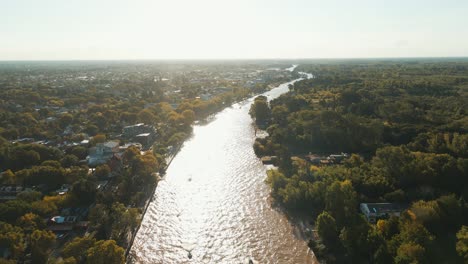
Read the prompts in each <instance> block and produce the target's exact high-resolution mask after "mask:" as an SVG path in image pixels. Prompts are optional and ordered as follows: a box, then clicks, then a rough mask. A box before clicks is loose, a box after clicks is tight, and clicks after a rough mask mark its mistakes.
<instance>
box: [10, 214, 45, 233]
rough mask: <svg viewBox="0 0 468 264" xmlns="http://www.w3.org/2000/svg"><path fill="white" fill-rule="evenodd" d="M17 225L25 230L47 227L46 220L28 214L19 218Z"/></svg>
mask: <svg viewBox="0 0 468 264" xmlns="http://www.w3.org/2000/svg"><path fill="white" fill-rule="evenodd" d="M16 222H17V225H18V226H20V227H22V228H23V229H24V230H35V229H40V228H44V227H45V223H44V220H43V219H42V217H40V216H38V215H37V214H33V213H27V214H25V215H23V216H21V217H20V218H18V221H16Z"/></svg>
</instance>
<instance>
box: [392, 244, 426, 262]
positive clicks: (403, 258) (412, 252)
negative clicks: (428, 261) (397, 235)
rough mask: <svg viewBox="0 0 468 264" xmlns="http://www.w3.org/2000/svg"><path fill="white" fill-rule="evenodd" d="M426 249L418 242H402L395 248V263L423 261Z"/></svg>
mask: <svg viewBox="0 0 468 264" xmlns="http://www.w3.org/2000/svg"><path fill="white" fill-rule="evenodd" d="M425 253H426V250H425V249H424V247H422V246H421V245H419V244H416V243H411V242H410V243H404V244H402V245H401V246H400V247H399V248H398V250H397V256H396V257H395V263H396V264H413V263H415V264H417V263H425V262H424V256H425Z"/></svg>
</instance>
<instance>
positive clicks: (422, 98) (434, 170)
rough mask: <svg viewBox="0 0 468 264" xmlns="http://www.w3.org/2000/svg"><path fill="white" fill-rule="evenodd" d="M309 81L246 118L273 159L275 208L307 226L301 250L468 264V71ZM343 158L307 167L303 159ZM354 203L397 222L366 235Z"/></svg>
mask: <svg viewBox="0 0 468 264" xmlns="http://www.w3.org/2000/svg"><path fill="white" fill-rule="evenodd" d="M296 71H302V72H308V73H312V74H313V75H314V78H311V79H306V80H302V81H300V82H297V83H295V84H294V85H292V86H290V91H289V92H288V93H287V94H285V95H283V96H281V97H279V98H278V99H275V100H273V101H271V102H270V103H268V102H267V101H266V99H265V98H261V97H260V98H257V99H256V100H255V103H254V104H253V106H252V109H251V115H252V117H254V118H256V123H257V124H258V125H260V126H264V127H267V128H266V130H267V132H268V136H267V137H266V138H259V139H257V140H256V142H255V144H254V150H255V152H256V154H257V155H258V156H277V164H276V165H278V167H279V169H278V170H270V171H269V172H268V178H267V182H268V183H269V184H270V185H271V188H272V196H273V197H274V198H275V200H276V201H277V202H278V203H280V204H282V205H283V206H285V207H286V208H287V209H289V210H290V211H291V212H300V213H305V214H307V215H309V216H310V217H311V218H312V219H314V220H313V221H312V222H313V226H314V229H315V231H316V232H315V236H313V235H311V236H312V239H311V240H310V243H309V246H310V247H311V248H312V249H313V250H314V252H315V253H316V255H317V256H318V257H319V259H322V260H324V261H326V263H467V262H468V239H467V238H468V228H467V225H468V205H467V204H466V199H467V198H468V134H467V132H468V115H467V111H468V61H466V60H465V61H464V60H452V61H448V60H447V61H443V60H401V61H399V60H391V61H377V60H369V61H347V62H346V61H342V62H337V61H328V62H327V61H323V62H316V63H311V64H303V65H300V66H299V67H298V68H297V69H296ZM333 153H349V154H350V155H348V156H347V158H346V159H345V160H344V161H343V162H336V163H333V164H315V163H311V162H310V160H308V159H307V157H308V156H310V155H315V154H316V155H329V154H333ZM360 203H392V204H397V205H399V206H401V207H402V208H404V210H402V212H401V215H400V216H399V217H396V216H392V217H382V218H381V219H378V221H376V223H375V224H374V223H370V222H368V221H367V220H366V218H365V217H364V215H363V214H362V213H361V212H360V206H359V205H360Z"/></svg>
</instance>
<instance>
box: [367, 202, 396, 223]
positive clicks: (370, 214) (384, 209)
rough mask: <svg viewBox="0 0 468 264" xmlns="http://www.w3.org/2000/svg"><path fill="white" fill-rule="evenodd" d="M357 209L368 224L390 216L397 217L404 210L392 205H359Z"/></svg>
mask: <svg viewBox="0 0 468 264" xmlns="http://www.w3.org/2000/svg"><path fill="white" fill-rule="evenodd" d="M359 208H360V209H361V212H362V213H363V214H364V216H365V217H366V219H367V221H369V222H370V223H376V222H377V220H379V219H388V218H390V217H391V216H397V217H399V216H400V214H401V212H402V211H403V210H404V208H403V207H402V206H401V205H398V204H394V203H361V204H360V206H359Z"/></svg>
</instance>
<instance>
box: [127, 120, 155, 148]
mask: <svg viewBox="0 0 468 264" xmlns="http://www.w3.org/2000/svg"><path fill="white" fill-rule="evenodd" d="M122 136H123V137H124V138H125V139H127V140H132V141H136V142H138V143H140V144H141V145H143V147H149V146H151V145H152V144H153V142H154V141H155V140H156V136H157V131H156V129H155V128H154V127H153V126H150V125H145V124H144V123H139V124H136V125H132V126H126V127H124V128H123V130H122Z"/></svg>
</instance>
